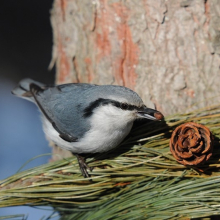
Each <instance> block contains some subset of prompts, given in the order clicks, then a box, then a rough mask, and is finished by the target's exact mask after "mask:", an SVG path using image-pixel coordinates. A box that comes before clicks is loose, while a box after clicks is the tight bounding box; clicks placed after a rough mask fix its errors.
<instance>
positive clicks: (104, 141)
mask: <svg viewBox="0 0 220 220" xmlns="http://www.w3.org/2000/svg"><path fill="white" fill-rule="evenodd" d="M12 94H14V95H16V96H18V97H21V98H24V99H26V100H28V101H31V102H33V103H35V104H36V105H37V106H38V108H39V109H40V112H41V113H42V114H41V115H42V117H41V118H42V124H43V131H44V133H45V136H46V138H47V139H48V140H50V141H52V142H53V143H55V144H56V145H57V146H59V147H61V148H63V149H65V150H69V151H70V152H72V154H73V155H75V156H76V157H77V160H78V164H79V168H80V170H81V173H82V175H83V176H84V177H85V178H88V177H90V175H89V173H88V171H87V170H88V169H89V170H90V171H92V168H91V167H89V166H88V165H87V163H86V161H85V158H84V157H83V155H84V154H95V153H103V152H108V151H110V150H112V149H114V148H116V147H117V146H118V145H119V144H120V143H121V142H122V141H123V140H124V139H125V137H126V136H127V135H128V134H129V132H130V131H131V128H132V126H133V123H134V121H135V120H137V119H150V120H162V119H163V114H162V113H161V112H159V111H157V110H155V109H151V108H148V107H146V105H145V104H144V102H143V101H142V99H141V98H140V96H139V95H138V94H137V93H136V92H134V91H133V90H131V89H129V88H127V87H124V86H118V85H95V84H87V83H67V84H61V85H54V86H46V85H45V84H43V83H40V82H38V81H35V80H32V79H29V78H26V79H23V80H21V81H20V82H19V84H18V86H17V87H16V88H15V89H13V90H12Z"/></svg>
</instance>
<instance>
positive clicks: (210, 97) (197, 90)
mask: <svg viewBox="0 0 220 220" xmlns="http://www.w3.org/2000/svg"><path fill="white" fill-rule="evenodd" d="M51 22H52V27H53V33H54V47H53V57H52V62H51V67H52V66H53V64H54V63H55V64H56V71H57V81H56V82H57V84H61V83H67V82H86V83H95V84H117V85H123V86H126V87H129V88H131V89H133V90H135V91H136V92H137V93H138V94H139V95H140V96H141V97H142V99H143V100H144V102H145V104H146V105H147V106H149V107H152V103H153V104H154V105H155V106H156V108H157V109H158V110H160V111H162V112H163V113H164V115H168V114H172V113H177V112H186V111H189V110H193V109H196V108H199V107H203V106H206V105H210V104H215V103H216V102H219V101H220V96H219V90H220V89H219V88H220V74H219V73H220V70H219V65H220V57H219V54H220V0H212V1H211V0H206V1H204V0H184V1H183V0H156V1H155V0H93V1H91V0H54V5H53V9H52V14H51Z"/></svg>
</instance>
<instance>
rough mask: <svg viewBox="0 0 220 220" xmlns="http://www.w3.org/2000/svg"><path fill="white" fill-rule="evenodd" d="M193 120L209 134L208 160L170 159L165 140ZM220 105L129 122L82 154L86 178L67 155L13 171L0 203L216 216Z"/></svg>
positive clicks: (92, 214) (64, 211)
mask: <svg viewBox="0 0 220 220" xmlns="http://www.w3.org/2000/svg"><path fill="white" fill-rule="evenodd" d="M189 121H193V122H196V123H201V124H203V125H205V126H207V127H208V128H209V129H210V130H211V132H212V133H213V135H214V137H215V141H214V153H213V156H212V157H211V158H210V160H209V161H208V162H207V163H205V164H203V165H200V166H197V167H185V166H183V165H181V164H179V163H177V162H176V160H175V159H174V158H173V156H172V154H171V153H170V150H169V139H170V136H171V134H172V131H173V130H174V129H175V127H176V126H178V125H180V124H182V123H185V122H189ZM219 138H220V105H216V106H212V107H208V108H205V109H200V110H197V111H194V112H190V113H187V114H182V115H179V114H178V115H173V116H170V117H167V118H166V119H165V121H162V122H149V123H147V124H144V125H141V126H137V127H136V128H134V129H133V131H132V133H131V135H130V136H129V137H128V138H127V139H126V140H125V141H124V142H123V143H122V144H121V145H120V146H119V147H118V148H117V149H115V150H113V151H111V152H108V153H106V154H102V155H95V156H94V157H93V158H88V159H87V162H88V164H89V166H91V167H94V169H93V171H92V172H90V174H91V179H85V178H83V177H82V175H81V173H80V170H79V167H78V163H77V160H76V158H75V157H71V158H66V159H64V160H60V161H57V162H53V163H48V164H45V165H42V166H39V167H35V168H33V169H29V170H25V171H23V172H19V173H17V174H15V175H13V176H11V177H9V178H7V179H5V180H2V181H1V182H0V207H8V206H19V205H30V206H41V205H44V206H53V207H54V208H55V209H56V210H58V211H59V212H60V214H61V216H62V219H83V220H87V219H92V220H94V219H97V220H102V219H103V220H107V219H121V220H125V219H129V220H130V219H186V218H199V217H208V216H211V215H220V172H219V170H220V168H219V167H220V143H219Z"/></svg>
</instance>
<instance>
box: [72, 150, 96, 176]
mask: <svg viewBox="0 0 220 220" xmlns="http://www.w3.org/2000/svg"><path fill="white" fill-rule="evenodd" d="M74 155H75V156H76V158H77V160H78V163H79V168H80V170H81V173H82V175H83V176H84V177H85V178H89V177H90V175H89V174H88V171H87V169H89V170H90V171H91V172H92V170H93V167H89V166H88V164H87V163H86V161H85V158H84V157H82V156H80V155H78V154H74Z"/></svg>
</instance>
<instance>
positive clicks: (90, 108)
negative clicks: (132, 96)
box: [83, 98, 144, 117]
mask: <svg viewBox="0 0 220 220" xmlns="http://www.w3.org/2000/svg"><path fill="white" fill-rule="evenodd" d="M109 104H110V105H113V106H115V107H117V108H120V109H122V110H124V111H133V110H135V109H136V110H139V111H140V110H143V108H144V106H142V107H137V106H135V105H130V104H128V103H120V102H117V101H114V100H111V99H102V98H100V99H98V100H96V101H94V102H92V103H90V105H89V106H88V107H87V108H85V110H84V114H83V116H84V117H89V116H91V115H92V113H93V110H94V109H95V108H97V107H99V106H101V105H109Z"/></svg>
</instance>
